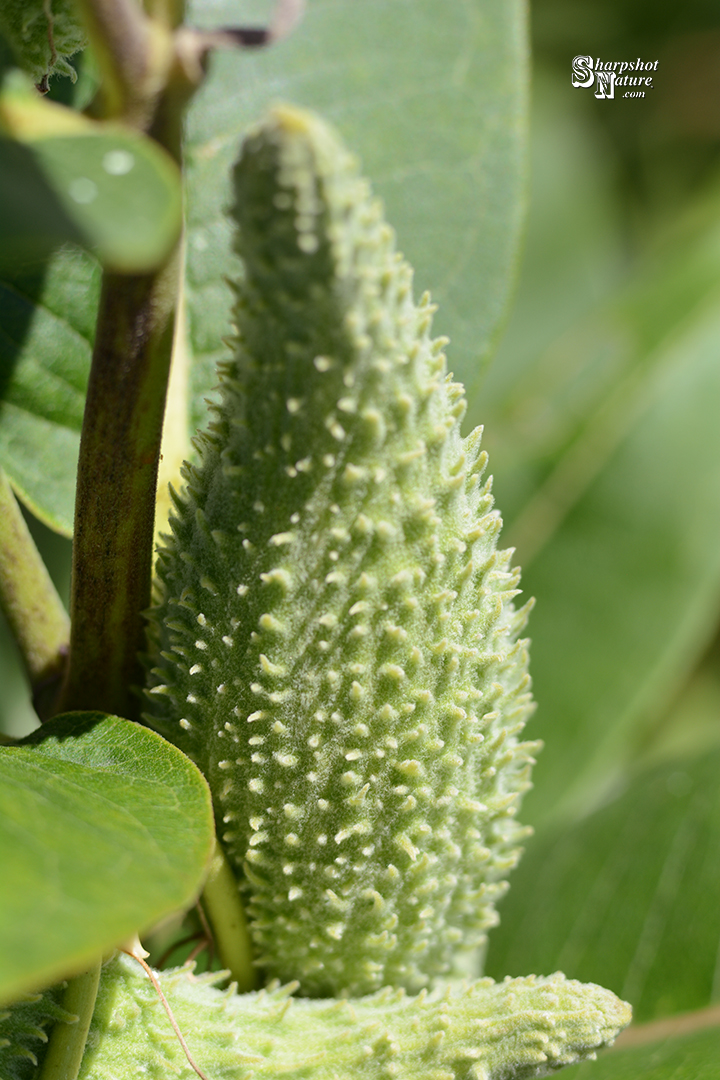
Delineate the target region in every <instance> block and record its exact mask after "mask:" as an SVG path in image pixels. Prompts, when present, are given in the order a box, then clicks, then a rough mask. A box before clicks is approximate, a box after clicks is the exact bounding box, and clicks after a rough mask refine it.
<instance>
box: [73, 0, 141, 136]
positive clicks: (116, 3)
mask: <svg viewBox="0 0 720 1080" xmlns="http://www.w3.org/2000/svg"><path fill="white" fill-rule="evenodd" d="M77 5H78V9H79V12H80V15H81V17H82V20H83V22H84V24H85V26H86V28H87V32H88V36H89V38H90V41H91V42H92V45H93V48H94V49H95V53H96V55H97V58H98V62H99V65H100V69H101V72H102V94H103V105H104V110H105V112H106V113H107V114H108V115H110V116H121V117H122V118H123V119H124V120H126V121H127V122H128V123H130V124H132V125H133V126H135V127H140V128H145V126H146V124H145V114H146V113H147V110H148V107H149V106H151V103H152V99H153V97H154V94H153V92H152V90H153V88H152V87H151V86H150V85H149V84H150V83H151V82H152V81H153V74H154V73H153V71H152V67H153V57H152V53H153V51H154V50H153V47H152V46H153V42H152V30H151V23H150V20H149V19H148V18H147V17H146V16H145V14H144V12H143V10H142V8H141V7H140V5H139V4H138V3H137V0H77ZM161 87H162V83H160V84H159V86H158V87H157V89H161Z"/></svg>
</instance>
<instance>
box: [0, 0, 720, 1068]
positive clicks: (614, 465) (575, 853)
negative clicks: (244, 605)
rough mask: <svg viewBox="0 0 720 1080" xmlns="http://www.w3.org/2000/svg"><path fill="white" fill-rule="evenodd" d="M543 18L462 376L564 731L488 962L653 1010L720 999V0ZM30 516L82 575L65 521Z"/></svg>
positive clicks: (558, 733) (9, 686)
mask: <svg viewBox="0 0 720 1080" xmlns="http://www.w3.org/2000/svg"><path fill="white" fill-rule="evenodd" d="M531 26H532V43H533V51H534V67H533V76H532V115H531V124H530V132H531V138H530V169H529V175H530V181H529V205H528V217H527V227H526V236H525V244H524V252H523V256H522V259H521V263H520V270H519V275H518V282H517V288H516V293H515V297H514V301H513V303H512V305H511V309H510V312H509V315H508V318H507V323H506V327H505V331H504V335H503V336H502V338H501V340H500V344H499V347H498V349H497V351H496V353H495V356H494V358H493V360H492V363H491V365H490V367H489V368H488V369H487V370H485V369H483V370H480V369H478V373H477V378H476V379H475V381H474V382H473V381H472V380H471V379H470V380H468V393H469V398H470V415H469V424H470V422H471V423H472V424H475V423H480V422H482V423H484V424H485V430H486V435H485V445H486V447H487V449H488V451H489V453H490V461H491V468H492V471H493V474H494V476H495V494H496V498H497V503H498V506H499V507H500V509H501V510H502V512H503V516H504V519H505V523H506V529H505V534H504V535H505V537H506V540H507V542H508V543H509V544H511V545H513V546H515V547H516V548H517V561H518V562H519V563H520V565H521V566H522V567H523V588H524V591H525V594H526V595H534V596H535V597H536V598H537V608H536V610H535V611H534V613H533V615H532V618H531V624H530V635H531V637H532V639H533V648H532V663H531V670H532V674H533V679H534V684H535V690H536V697H537V700H538V703H539V707H538V711H537V714H536V717H535V718H534V719H533V721H532V724H531V727H530V729H529V731H528V735H529V736H530V737H531V738H538V737H539V738H542V739H543V740H544V741H545V744H546V746H545V750H544V751H543V753H542V755H541V757H540V759H539V762H538V765H537V768H536V771H535V777H534V779H535V787H534V790H533V791H532V792H531V793H530V794H529V795H528V797H527V798H526V802H525V805H524V808H523V814H522V818H523V821H528V822H530V823H532V824H533V825H535V826H536V829H537V835H536V838H535V839H534V840H531V841H529V842H528V846H527V848H528V849H527V854H526V856H525V858H524V860H523V863H522V864H521V866H520V868H519V869H518V870H517V871H516V873H515V875H514V877H513V879H512V887H511V890H510V893H509V895H508V898H507V900H506V901H505V902H504V903H503V905H502V909H501V918H502V923H501V926H500V928H499V929H498V930H496V931H495V932H494V933H493V935H492V942H491V946H490V951H489V956H488V970H489V973H490V974H492V975H494V976H496V977H498V976H501V975H504V974H506V973H510V974H512V975H519V974H525V973H527V972H528V971H530V970H534V971H538V972H542V973H548V972H550V971H552V970H554V969H556V968H558V967H562V968H563V970H565V972H566V974H568V975H569V976H572V977H578V978H583V979H588V980H592V981H596V982H601V983H604V984H605V985H608V986H609V987H611V988H612V989H613V990H615V991H616V992H617V993H620V994H624V995H625V996H628V997H629V998H630V999H631V1000H632V1002H633V1004H634V1006H635V1009H636V1016H637V1017H638V1019H650V1018H653V1017H656V1016H663V1015H667V1014H671V1013H674V1012H680V1011H683V1010H686V1009H694V1008H699V1007H703V1006H705V1005H707V1004H709V1003H710V1002H712V1001H717V1000H720V951H719V942H720V860H719V859H718V840H720V801H719V798H718V791H719V790H720V783H719V782H718V780H719V779H720V656H719V655H718V641H717V636H718V618H719V615H720V543H719V542H718V540H719V538H720V13H719V12H718V8H717V4H716V3H714V2H710V0H706V2H703V0H694V2H690V3H686V4H684V5H679V4H676V3H669V2H666V3H659V2H650V0H603V2H586V0H536V2H535V3H533V4H532V8H531ZM577 54H592V55H593V56H595V57H600V58H602V59H604V60H634V59H635V58H637V57H640V58H642V59H643V60H646V61H653V62H654V61H656V60H657V61H658V65H657V70H656V71H655V73H654V80H653V81H654V87H653V89H652V90H648V92H647V93H646V96H645V98H642V99H629V100H628V99H623V98H622V97H621V96H620V93H621V92H620V91H619V90H618V91H616V97H615V98H614V99H611V100H601V99H597V98H596V97H595V96H594V93H593V90H592V89H585V88H573V87H572V85H571V62H572V58H573V57H574V56H575V55H577ZM449 355H450V360H451V364H452V349H451V350H450V353H449ZM469 424H468V426H469ZM33 529H34V532H35V534H36V536H37V538H38V542H39V544H40V547H41V550H42V551H43V552H44V554H45V556H46V558H47V559H48V562H49V565H50V568H51V571H52V572H53V574H54V575H55V576H56V579H57V580H58V582H59V585H60V588H61V591H62V592H63V595H66V594H67V585H68V560H69V543H68V542H67V541H65V540H62V539H60V538H58V537H56V536H54V535H53V534H51V533H50V532H49V531H48V530H47V529H45V528H44V527H43V526H40V525H38V524H34V525H33ZM3 634H4V630H3ZM6 636H7V635H5V637H4V638H3V641H2V642H1V643H0V680H1V684H2V686H3V687H4V694H3V699H2V703H1V706H0V707H1V709H2V714H3V723H4V725H5V729H6V730H8V731H11V732H12V733H13V734H16V733H20V732H21V731H23V730H26V729H27V727H28V726H29V725H31V724H32V717H31V713H30V709H29V705H28V704H27V691H26V690H25V687H24V684H23V681H22V678H21V676H20V675H19V674H18V672H17V670H16V660H15V656H14V647H13V646H12V643H10V642H8V641H6V640H5V638H6ZM583 1068H585V1067H583ZM582 1075H583V1076H585V1073H584V1072H583V1074H582ZM591 1075H593V1074H591V1073H588V1076H591ZM598 1075H599V1074H598ZM603 1075H604V1074H603ZM648 1075H649V1074H648ZM569 1077H570V1074H568V1078H569Z"/></svg>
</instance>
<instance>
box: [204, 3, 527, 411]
mask: <svg viewBox="0 0 720 1080" xmlns="http://www.w3.org/2000/svg"><path fill="white" fill-rule="evenodd" d="M238 6H239V5H237V4H235V3H233V2H231V0H219V2H216V3H213V4H211V5H206V4H204V3H203V2H202V0H196V2H195V3H193V4H191V5H190V21H191V22H194V23H198V22H202V23H203V24H204V25H206V26H208V25H210V26H218V25H228V24H229V25H233V24H235V25H237V23H238V22H239V21H241V20H242V15H243V11H242V6H240V7H241V10H240V11H238ZM245 10H247V9H245ZM264 10H265V12H266V13H267V12H269V11H270V10H271V5H265V9H264ZM525 65H526V45H525V28H524V8H523V6H522V5H521V4H520V3H519V2H518V0H505V2H503V0H415V2H414V3H413V4H408V3H406V2H405V0H363V2H362V3H358V2H357V0H334V2H333V3H323V2H322V0H310V2H309V4H308V11H307V15H306V18H305V20H304V22H303V23H302V24H301V25H300V26H299V28H298V29H297V30H296V31H295V32H294V34H293V35H292V36H291V37H290V38H288V39H286V40H285V41H282V42H281V43H280V44H278V45H277V46H274V47H273V48H271V49H268V50H266V51H259V52H257V53H252V54H251V53H248V52H246V53H244V54H237V53H234V54H233V53H224V54H218V55H216V56H215V57H213V61H212V68H211V74H210V77H209V78H208V81H207V83H206V85H205V86H204V88H203V89H202V90H201V91H200V93H199V94H198V95H197V97H196V98H195V100H194V101H193V103H192V104H191V107H190V112H189V120H188V165H189V172H188V176H189V192H188V214H189V233H188V283H189V288H188V309H189V316H190V332H191V339H192V344H193V348H194V352H195V356H196V360H198V361H199V362H200V363H199V365H198V367H197V368H196V372H195V394H196V397H197V398H198V399H200V398H201V397H202V395H203V394H204V393H206V392H207V390H208V389H209V388H210V387H212V386H214V383H215V375H214V369H213V365H214V362H215V360H216V359H217V358H218V355H220V354H222V352H223V346H222V339H223V337H224V336H226V335H227V334H228V333H229V331H230V323H229V315H228V312H229V308H230V302H231V294H230V291H229V289H228V287H227V286H226V284H225V282H224V275H233V274H237V273H238V265H237V261H236V260H235V259H234V258H233V257H231V255H230V242H231V241H230V227H229V224H228V222H227V221H226V219H225V217H224V210H225V207H226V206H227V205H228V203H229V201H230V192H229V176H228V170H229V168H230V165H231V163H232V162H233V160H234V159H235V157H236V156H237V153H238V146H239V142H240V138H241V136H242V134H243V132H244V131H245V130H246V128H247V127H248V125H249V124H251V123H252V122H253V121H254V120H256V119H257V118H258V117H259V116H260V115H261V114H262V113H263V111H264V110H265V109H266V108H267V106H268V104H269V103H271V102H276V101H277V100H278V99H279V100H284V101H290V102H293V103H296V104H299V105H305V106H308V107H310V108H314V109H316V110H318V111H319V112H321V113H322V114H323V115H324V116H325V117H326V118H327V119H328V120H330V121H331V122H332V123H334V124H335V125H336V126H337V127H338V128H339V130H340V132H341V134H342V135H343V137H344V138H345V140H346V142H347V143H348V145H349V146H350V148H351V149H353V150H354V151H355V152H357V153H358V154H359V156H360V158H361V160H362V167H363V171H364V173H365V175H366V176H368V177H370V178H371V180H372V183H373V186H374V189H375V191H376V192H377V194H378V195H380V196H381V197H382V199H383V200H384V202H385V205H386V211H387V218H388V220H389V221H390V222H391V223H392V225H393V226H394V227H395V229H396V230H397V233H398V239H399V246H400V248H401V250H402V251H403V252H404V254H405V255H406V256H407V258H408V260H409V261H410V263H411V264H412V265H413V266H414V267H415V270H416V279H415V282H416V290H417V291H422V290H424V289H431V290H432V293H433V296H434V298H435V300H437V301H438V303H439V304H440V311H439V313H438V317H437V320H436V329H437V330H438V331H439V332H440V333H447V334H448V335H449V336H451V337H452V352H451V355H450V363H451V367H452V368H453V370H454V372H455V374H456V376H458V377H459V378H463V379H464V380H465V381H466V382H467V383H469V384H471V383H472V382H474V381H475V379H476V376H477V374H478V372H479V370H480V368H479V365H480V363H481V360H482V358H483V357H484V356H485V355H486V354H487V352H488V349H489V347H490V344H491V341H492V338H493V336H494V334H495V332H496V330H497V327H498V321H499V319H500V317H501V315H502V313H503V310H504V308H505V305H506V302H507V298H508V291H509V287H510V283H511V278H512V273H513V264H514V258H515V254H516V249H517V243H518V233H519V228H520V222H521V217H522V203H523V197H522V195H523V142H524V132H525V119H524V112H525V99H526V70H525ZM202 408H203V406H202V402H201V401H198V403H197V404H196V406H195V412H194V416H193V421H194V422H195V423H199V422H200V417H201V415H202Z"/></svg>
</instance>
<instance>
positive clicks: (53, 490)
mask: <svg viewBox="0 0 720 1080" xmlns="http://www.w3.org/2000/svg"><path fill="white" fill-rule="evenodd" d="M99 287H100V269H99V267H98V265H97V263H96V262H95V260H94V259H93V258H92V257H91V256H90V255H88V254H86V253H85V252H82V251H80V250H78V249H71V248H64V249H61V250H59V251H58V252H56V253H55V254H54V255H53V256H52V257H51V258H50V260H49V261H48V262H47V263H44V264H43V263H40V264H35V265H27V266H26V265H21V266H19V267H17V268H15V269H14V270H13V271H9V270H7V268H6V270H5V272H4V273H2V272H0V464H1V465H2V467H3V468H4V469H5V472H6V473H7V475H8V477H9V478H10V481H11V483H12V485H13V487H14V488H15V491H16V492H17V494H18V495H19V496H20V498H21V499H22V501H23V502H24V503H25V505H26V506H28V507H29V508H30V510H32V512H33V513H34V514H35V515H36V517H38V518H40V520H41V521H43V522H44V523H45V524H46V525H48V526H49V527H50V528H52V529H55V530H56V531H58V532H60V533H63V534H64V535H65V536H71V535H72V528H73V511H74V503H75V473H76V471H77V456H78V449H79V446H80V428H81V425H82V414H83V408H84V403H85V389H86V387H87V379H88V374H89V371H90V357H91V353H92V340H93V335H94V322H95V312H96V308H97V300H98V295H99Z"/></svg>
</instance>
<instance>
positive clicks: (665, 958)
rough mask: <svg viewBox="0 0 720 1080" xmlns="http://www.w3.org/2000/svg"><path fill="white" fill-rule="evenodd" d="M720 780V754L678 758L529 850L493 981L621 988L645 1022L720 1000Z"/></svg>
mask: <svg viewBox="0 0 720 1080" xmlns="http://www.w3.org/2000/svg"><path fill="white" fill-rule="evenodd" d="M718 777H720V749H715V750H713V751H710V752H708V753H706V754H703V755H702V756H699V757H695V758H690V759H685V760H682V759H679V760H677V761H674V762H671V763H669V764H665V765H663V766H661V767H658V768H657V769H654V770H652V771H651V772H649V773H648V774H644V775H642V776H640V777H639V778H638V779H636V780H635V781H634V782H633V783H631V785H630V786H629V787H628V789H627V790H626V791H625V792H624V794H622V795H620V796H619V797H618V798H616V799H615V800H614V801H613V802H612V803H610V804H609V805H607V806H605V807H603V808H602V809H600V810H598V811H596V812H595V813H594V814H592V815H591V816H590V817H588V818H586V819H585V820H584V821H582V822H580V823H579V824H577V825H575V826H574V827H573V828H571V829H569V830H567V831H566V832H563V833H557V832H553V833H552V834H551V835H548V834H545V836H544V837H538V838H537V840H535V841H530V842H529V843H528V845H527V851H526V853H525V856H524V857H523V860H522V862H521V863H520V867H519V868H518V870H517V872H516V873H515V874H514V875H513V879H512V882H511V888H510V892H509V894H508V896H507V898H506V899H505V901H504V902H503V904H502V905H501V910H500V918H501V922H500V926H499V928H498V929H497V930H495V931H494V932H493V934H492V935H491V939H490V950H489V956H488V964H487V968H488V973H489V974H491V975H493V976H495V977H497V976H499V975H505V974H511V975H515V974H518V973H519V972H520V971H523V972H525V971H534V972H537V973H538V974H544V973H545V972H550V971H555V970H556V969H560V970H562V971H564V972H565V974H566V975H567V976H568V977H571V978H576V979H582V980H583V981H592V982H597V983H600V984H601V985H602V986H606V987H608V988H609V989H611V990H613V991H614V992H615V993H616V994H619V996H620V997H622V998H624V999H626V1000H627V1001H629V1002H630V1004H631V1005H632V1006H633V1013H634V1018H635V1019H636V1020H639V1021H643V1020H647V1019H653V1018H655V1017H657V1016H665V1015H668V1014H672V1013H675V1012H684V1011H686V1010H691V1009H699V1008H703V1007H704V1006H706V1005H708V1004H710V1003H711V1002H712V1001H714V1000H717V996H718V991H719V990H720V975H719V974H718V955H719V952H718V947H719V943H720V905H719V904H718V897H719V896H720V859H718V851H719V850H720V785H719V784H718ZM603 1075H604V1074H603Z"/></svg>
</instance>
